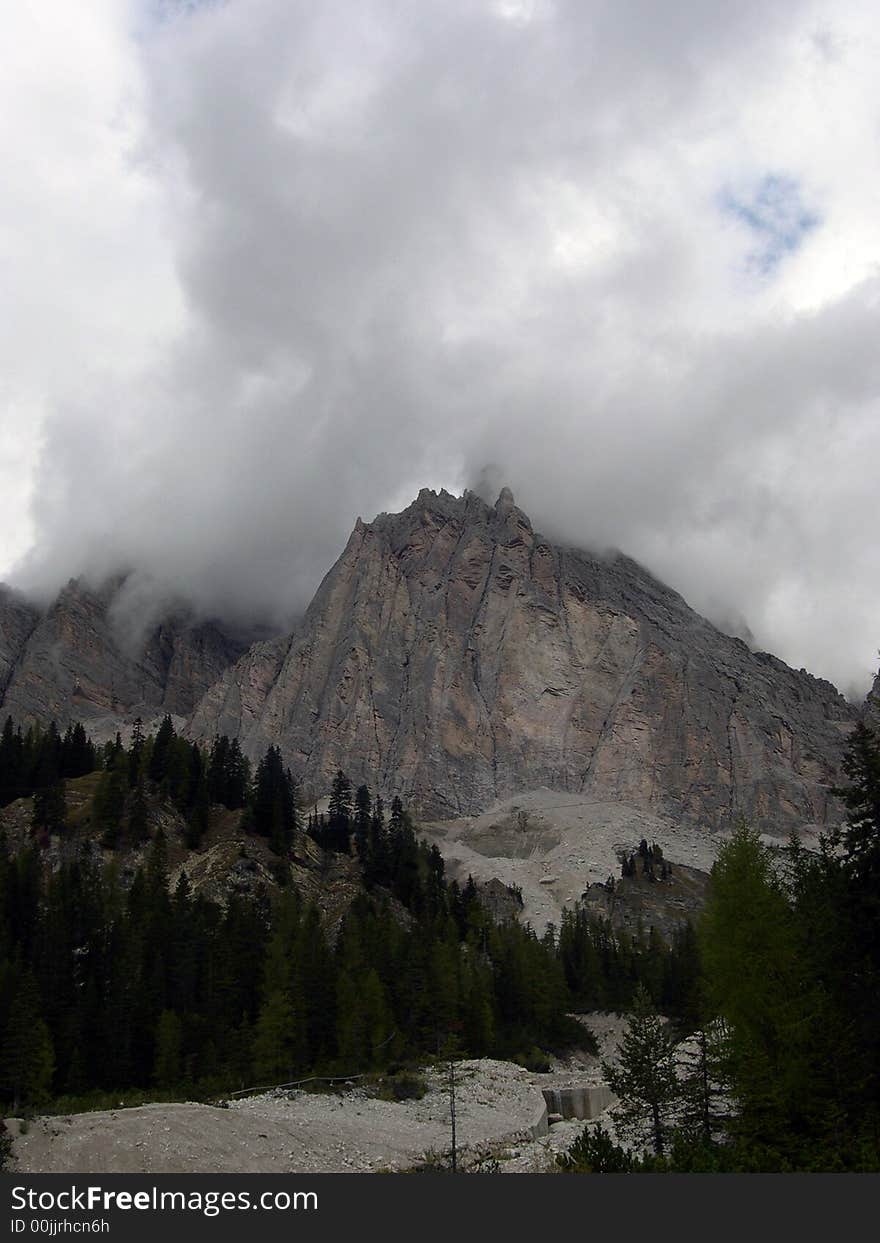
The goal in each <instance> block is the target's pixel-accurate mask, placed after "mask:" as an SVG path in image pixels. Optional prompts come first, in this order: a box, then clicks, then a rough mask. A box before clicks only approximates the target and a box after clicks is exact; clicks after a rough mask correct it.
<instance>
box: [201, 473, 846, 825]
mask: <svg viewBox="0 0 880 1243" xmlns="http://www.w3.org/2000/svg"><path fill="white" fill-rule="evenodd" d="M855 717H856V712H855V709H853V708H852V707H851V706H850V705H849V704H848V703H847V702H846V701H845V700H844V699H843V697H842V696H840V695H839V694H838V693H837V691H836V690H835V688H834V687H833V686H831V685H830V683H828V682H824V681H821V680H819V679H816V678H813V677H811V676H810V675H809V674H807V673H805V672H803V671H801V672H796V671H794V670H792V669H790V668H788V667H787V666H786V665H785V664H783V662H782V661H780V660H777V659H776V658H775V657H773V656H770V655H767V654H765V653H760V652H752V651H750V650H749V648H748V647H747V646H746V645H745V644H744V643H743V642H742V641H741V640H739V639H735V638H731V637H729V636H727V635H725V634H722V633H721V632H720V631H718V630H716V629H715V628H714V627H713V626H712V625H710V624H709V623H708V622H707V621H705V620H704V619H703V618H701V617H700V616H698V615H697V614H696V613H695V612H693V610H692V609H690V608H689V607H688V605H687V604H686V603H685V601H684V600H683V599H682V598H681V597H680V596H679V595H677V594H676V593H675V592H674V591H672V590H670V589H669V588H667V587H665V586H664V585H663V584H661V583H659V582H658V581H657V580H656V579H654V578H653V577H652V576H651V575H650V574H649V573H648V572H647V571H646V570H644V569H643V568H642V567H641V566H639V565H637V564H636V563H635V562H634V561H631V560H629V559H628V558H626V557H624V556H616V557H613V558H607V559H604V558H600V557H597V556H593V555H590V554H589V553H586V552H580V551H576V550H572V549H568V548H562V547H557V546H556V545H554V544H553V543H551V541H550V540H548V539H547V538H545V537H544V536H542V535H540V534H539V533H537V532H535V531H534V530H533V529H532V526H531V523H530V522H529V519H528V518H527V517H526V516H525V514H523V513H522V511H521V510H519V509H518V508H517V507H516V505H515V503H514V500H513V497H512V495H511V494H510V492H509V491H508V490H507V489H505V490H504V491H503V492H502V494H501V496H500V497H499V499H498V501H497V503H496V504H495V505H494V507H493V506H488V505H486V504H485V503H484V502H483V501H482V500H480V499H479V498H478V497H477V496H475V495H473V494H471V493H466V494H465V496H464V497H462V498H456V497H452V496H450V495H449V494H448V493H445V492H441V493H439V494H435V493H433V492H430V491H428V490H423V491H422V492H421V493H420V494H419V496H418V499H417V500H416V501H415V502H414V503H413V504H412V505H410V506H409V508H408V509H406V510H405V511H404V512H403V513H401V514H398V515H387V514H383V515H380V516H379V517H378V518H377V519H376V520H375V521H374V522H372V523H369V524H364V523H362V522H361V521H360V520H359V521H358V523H357V524H356V526H355V529H354V531H353V532H352V535H351V537H350V539H349V541H348V544H347V546H346V548H345V550H344V551H343V553H342V555H341V557H340V558H339V560H338V561H337V563H336V565H335V566H334V567H333V568H332V570H331V571H330V573H329V574H328V575H327V577H326V578H325V579H324V582H323V583H322V585H321V587H320V588H319V590H318V592H317V594H316V596H315V599H314V601H313V602H312V604H311V606H310V608H309V610H308V612H307V614H306V616H305V618H304V620H303V622H302V623H301V625H300V626H299V627H298V628H297V629H296V630H295V631H294V633H293V634H292V635H290V636H289V637H288V638H285V639H283V640H276V641H273V642H270V643H263V644H258V645H255V646H254V647H252V648H251V649H250V650H249V651H248V652H247V653H246V654H245V655H244V656H243V657H242V659H241V660H240V661H238V662H237V663H236V664H235V665H234V666H231V667H230V668H228V669H227V670H226V671H225V672H224V673H223V674H222V676H221V677H220V678H219V680H218V681H217V683H216V684H215V685H214V686H212V687H211V688H210V689H209V690H208V691H207V693H206V694H205V695H204V697H203V698H202V699H201V701H200V702H199V704H198V705H197V707H196V710H195V713H194V715H193V718H192V722H191V732H192V734H193V736H195V737H199V738H205V739H207V738H209V737H211V736H212V735H213V734H214V733H215V732H222V733H227V734H230V735H234V736H237V737H239V738H240V739H241V741H242V744H243V746H244V748H245V749H246V751H247V752H249V753H250V754H251V755H252V756H257V755H259V754H261V753H262V752H263V751H264V749H265V748H266V747H267V746H268V745H269V744H270V743H275V744H278V745H280V747H281V748H282V751H283V753H284V755H285V758H286V759H287V761H288V762H289V763H290V765H291V767H292V768H293V770H294V772H295V773H297V774H298V775H300V776H301V777H302V778H303V779H304V781H305V783H306V785H307V787H309V788H310V789H311V790H313V791H322V790H325V789H326V788H327V786H328V785H329V781H330V778H331V777H332V774H333V773H334V772H335V770H336V769H337V768H338V767H343V768H345V769H346V771H347V772H348V774H349V776H351V777H352V778H353V779H354V780H356V781H358V780H361V779H369V780H370V781H371V782H378V784H379V785H380V786H381V787H382V789H383V791H385V792H388V793H390V792H398V793H400V794H402V795H404V796H406V797H407V798H408V799H410V800H411V802H412V803H413V804H414V805H415V806H416V807H417V808H418V809H419V810H420V811H421V812H422V814H424V815H433V816H437V817H441V816H445V817H452V816H459V815H467V814H473V813H476V812H479V811H481V810H483V809H485V808H486V807H488V806H490V805H491V804H493V803H494V802H495V801H496V800H499V799H503V798H505V797H508V796H510V795H512V794H515V793H517V792H519V791H523V790H528V789H536V788H537V787H540V786H544V787H548V788H549V789H552V790H563V791H571V792H573V793H577V794H578V796H587V797H595V798H596V799H597V800H604V801H609V800H616V801H619V802H621V803H624V804H627V805H629V806H632V807H635V808H642V809H645V810H649V811H651V812H655V813H657V814H660V815H664V816H674V817H676V818H678V819H681V820H683V821H686V822H687V823H690V824H694V825H701V826H705V827H706V828H709V829H719V828H725V827H730V826H731V825H732V823H733V822H734V821H735V819H736V818H737V817H739V816H746V817H748V818H749V819H750V820H751V821H752V822H753V823H755V824H756V825H758V826H760V827H761V828H763V829H766V830H767V831H769V832H774V833H776V834H786V833H787V832H788V831H789V830H790V829H791V828H792V827H794V826H797V825H822V824H823V823H824V822H825V820H826V818H827V816H828V815H829V809H830V808H832V807H833V803H832V800H831V797H830V794H829V789H828V787H829V785H830V784H831V783H832V782H833V781H834V780H835V778H836V775H837V766H838V763H839V759H840V754H841V751H842V747H843V744H844V741H845V738H846V735H847V733H848V732H849V730H850V728H851V726H852V724H853V722H854V720H855Z"/></svg>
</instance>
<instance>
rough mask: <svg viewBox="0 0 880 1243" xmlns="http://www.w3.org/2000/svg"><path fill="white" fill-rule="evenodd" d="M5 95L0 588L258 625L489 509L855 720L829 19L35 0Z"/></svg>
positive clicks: (840, 71)
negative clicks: (663, 591) (827, 688)
mask: <svg viewBox="0 0 880 1243" xmlns="http://www.w3.org/2000/svg"><path fill="white" fill-rule="evenodd" d="M4 26H5V29H6V35H7V40H8V43H7V46H8V47H9V48H10V49H13V50H14V55H11V56H7V58H6V62H7V63H6V65H5V67H4V74H3V76H2V78H0V156H2V166H3V169H4V192H3V195H2V196H0V260H2V271H3V280H2V282H0V325H2V331H0V579H5V580H6V581H8V582H10V583H13V584H14V585H16V586H18V587H20V588H21V589H22V590H24V591H26V592H27V593H30V594H31V595H34V596H35V597H36V598H39V599H46V598H48V597H49V596H50V595H51V593H53V592H54V591H55V590H57V588H58V587H59V586H60V585H61V584H62V583H63V582H65V581H66V580H67V579H68V578H69V577H71V576H73V575H77V574H87V575H91V576H92V577H101V576H103V575H106V574H108V573H111V572H114V571H116V570H118V569H121V568H125V569H128V570H131V571H132V578H131V583H132V587H131V591H132V598H131V601H130V605H131V607H132V608H134V609H137V610H146V611H149V609H150V608H154V609H158V608H160V607H162V606H163V602H164V601H166V600H167V599H168V598H170V597H171V596H173V595H183V596H184V597H185V598H187V599H188V600H190V601H191V602H192V603H193V604H194V605H195V606H196V607H197V608H198V609H200V610H202V611H204V612H206V613H218V614H220V615H223V616H229V617H232V618H233V619H236V620H243V621H247V620H251V619H254V618H260V619H267V620H270V621H271V622H272V623H273V624H282V623H283V622H284V621H285V619H287V618H289V617H291V616H292V615H293V614H295V613H296V612H297V611H298V610H300V609H301V608H302V607H303V606H304V605H305V604H306V603H307V602H308V599H309V598H310V596H311V594H312V592H313V591H314V589H315V587H316V586H317V584H318V582H319V581H320V579H321V578H322V577H323V574H324V573H325V572H326V570H327V569H328V568H329V566H330V565H331V564H332V562H333V560H334V559H335V557H336V556H337V555H338V553H339V552H340V550H341V548H342V546H343V545H344V543H345V541H346V539H347V536H348V534H349V532H350V530H351V528H352V526H353V524H354V521H355V519H356V518H357V517H358V516H361V517H363V518H364V520H367V521H368V520H370V519H371V518H372V517H374V516H375V514H376V513H378V512H380V511H382V510H392V511H393V510H396V509H400V508H403V507H404V506H405V505H406V504H408V503H409V501H410V500H411V499H412V498H413V497H414V496H415V494H416V493H417V492H418V490H419V488H421V487H423V486H427V487H434V488H440V487H446V488H448V489H449V490H450V491H453V492H461V491H462V490H463V489H464V488H465V487H476V486H478V484H479V483H480V481H483V482H484V483H485V481H486V480H488V481H489V482H490V486H493V487H494V486H497V487H500V485H501V484H502V483H504V484H508V485H509V486H510V487H511V488H512V489H513V490H514V493H515V495H516V499H517V502H518V504H519V505H520V506H521V507H522V508H523V509H524V510H525V511H526V512H527V513H528V514H529V515H530V517H531V518H532V521H533V523H534V525H535V527H536V528H537V529H539V530H541V531H543V532H545V533H546V534H547V535H550V536H551V537H553V538H556V539H558V540H560V541H563V542H565V543H569V544H574V545H578V546H582V547H587V548H590V549H594V550H605V549H610V548H620V549H622V550H623V551H625V552H627V553H628V554H629V555H631V556H633V557H635V558H637V559H638V560H640V561H641V562H643V563H644V564H645V565H646V566H648V567H649V568H650V569H651V570H652V571H653V572H654V573H655V574H657V575H658V576H659V577H660V578H662V579H664V580H665V581H667V582H668V583H669V584H670V585H672V586H673V587H675V588H676V589H677V590H679V591H680V592H681V593H682V594H683V595H684V596H685V597H686V598H687V599H688V600H689V602H690V603H691V604H692V605H693V606H694V607H695V608H697V609H699V610H700V611H701V612H703V613H705V614H706V615H707V616H709V617H710V618H711V619H712V620H714V621H716V623H718V624H719V625H721V626H722V627H724V628H726V629H729V630H731V631H732V632H734V633H739V634H742V635H748V636H750V641H751V642H752V643H753V645H754V646H756V647H759V648H763V649H766V650H770V651H773V652H775V653H777V654H778V655H780V656H781V657H782V658H783V659H785V660H787V661H788V662H789V663H790V664H792V665H794V666H795V667H802V666H803V667H806V668H808V669H809V670H810V671H811V672H814V673H816V674H818V675H821V676H824V677H827V678H830V679H831V680H832V681H834V682H835V683H836V684H837V685H838V686H839V687H840V688H841V689H842V690H843V691H844V692H845V693H847V694H849V695H851V696H855V695H861V694H864V692H865V690H866V689H867V688H868V685H869V684H870V681H871V677H872V674H873V673H874V672H876V669H877V664H878V651H877V649H878V646H880V620H878V619H880V541H878V539H877V535H876V533H877V520H876V509H877V498H878V488H877V463H878V460H880V348H878V340H880V334H878V300H880V160H878V142H880V78H878V75H877V73H876V65H877V63H878V59H880V57H878V53H880V17H878V15H877V10H876V6H874V5H872V4H870V3H868V2H862V0H834V3H833V4H832V3H830V2H824V3H816V2H815V0H786V2H785V3H782V4H774V5H768V4H767V3H766V0H740V2H739V3H737V4H735V5H731V4H730V3H728V2H725V3H716V2H715V0H680V2H679V0H668V2H667V3H664V4H663V5H659V4H656V3H654V2H651V0H555V2H554V0H436V2H435V0H417V2H415V3H410V4H401V3H400V2H399V0H359V3H358V4H356V5H355V4H351V3H350V0H321V3H320V4H316V3H314V0H310V2H306V0H225V2H224V0H202V2H199V0H83V2H82V3H80V4H77V5H61V4H59V3H57V0H33V2H32V3H30V4H28V5H18V6H10V7H9V9H8V11H7V12H5V14H4Z"/></svg>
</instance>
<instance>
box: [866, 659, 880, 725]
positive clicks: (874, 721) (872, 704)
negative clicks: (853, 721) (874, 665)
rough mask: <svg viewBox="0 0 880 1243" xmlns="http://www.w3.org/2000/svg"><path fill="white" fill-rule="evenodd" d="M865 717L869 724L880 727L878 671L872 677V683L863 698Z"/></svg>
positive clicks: (879, 674) (879, 683)
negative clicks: (865, 696) (874, 676)
mask: <svg viewBox="0 0 880 1243" xmlns="http://www.w3.org/2000/svg"><path fill="white" fill-rule="evenodd" d="M865 717H866V719H867V722H868V724H869V725H870V726H872V727H873V728H874V729H880V673H878V674H877V676H876V678H875V679H874V685H873V686H872V687H871V689H870V690H869V691H868V695H867V698H866V699H865Z"/></svg>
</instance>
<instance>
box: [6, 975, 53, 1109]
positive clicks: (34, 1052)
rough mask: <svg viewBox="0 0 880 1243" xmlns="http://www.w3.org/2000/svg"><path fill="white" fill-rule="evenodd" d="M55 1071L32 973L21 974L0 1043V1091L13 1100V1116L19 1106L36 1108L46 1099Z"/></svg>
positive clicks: (50, 1040) (51, 1050)
mask: <svg viewBox="0 0 880 1243" xmlns="http://www.w3.org/2000/svg"><path fill="white" fill-rule="evenodd" d="M54 1070H55V1055H54V1050H53V1048H52V1038H51V1036H50V1034H49V1029H48V1027H47V1026H46V1023H45V1021H44V1019H43V1015H42V1007H41V1004H40V996H39V992H38V990H37V986H36V983H35V981H34V978H33V976H32V975H31V973H30V972H29V971H23V972H21V973H20V976H19V980H18V986H17V988H16V990H15V993H14V996H13V999H12V1003H11V1005H10V1008H9V1014H8V1017H7V1020H6V1028H5V1031H4V1032H3V1038H2V1041H0V1088H2V1089H4V1090H5V1091H6V1092H7V1093H8V1095H9V1097H10V1099H11V1100H12V1108H13V1112H17V1111H18V1108H19V1106H20V1105H21V1104H25V1105H38V1104H40V1103H42V1102H43V1101H44V1100H45V1099H46V1098H47V1097H48V1095H49V1090H50V1086H51V1083H52V1075H53V1073H54Z"/></svg>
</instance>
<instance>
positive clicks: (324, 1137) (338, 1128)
mask: <svg viewBox="0 0 880 1243" xmlns="http://www.w3.org/2000/svg"><path fill="white" fill-rule="evenodd" d="M533 1078H534V1077H533V1076H531V1075H530V1074H529V1073H528V1072H527V1071H525V1070H522V1069H521V1068H520V1067H518V1066H514V1065H512V1064H511V1063H508V1062H494V1061H490V1060H488V1059H483V1060H480V1061H474V1062H465V1063H461V1064H460V1065H459V1067H458V1068H457V1090H456V1105H457V1115H458V1140H459V1143H460V1144H461V1145H462V1146H463V1147H469V1148H471V1149H473V1150H475V1151H477V1150H482V1149H484V1148H485V1149H488V1148H490V1147H493V1146H496V1145H498V1144H503V1142H504V1141H505V1140H506V1139H509V1140H511V1141H512V1142H516V1141H517V1140H519V1141H526V1140H527V1139H529V1138H530V1135H529V1128H530V1127H531V1126H533V1125H534V1124H535V1123H536V1120H537V1118H538V1117H539V1115H540V1111H541V1106H542V1103H543V1098H542V1097H541V1093H540V1090H539V1089H538V1088H537V1087H536V1086H535V1084H534V1083H533V1081H532V1080H533ZM429 1082H430V1090H429V1091H428V1092H427V1093H426V1095H425V1096H424V1097H423V1098H422V1100H418V1101H402V1102H390V1101H382V1100H378V1099H375V1098H371V1097H370V1096H368V1095H367V1092H366V1091H365V1090H364V1089H359V1088H355V1089H352V1090H349V1091H347V1092H346V1093H345V1094H344V1095H339V1096H337V1095H331V1094H326V1095H325V1094H321V1095H312V1094H308V1093H305V1092H297V1093H294V1094H292V1095H290V1096H288V1095H286V1094H285V1095H281V1094H278V1095H273V1094H271V1093H270V1094H267V1095H264V1096H258V1097H250V1098H248V1099H246V1100H244V1101H239V1102H235V1103H233V1104H231V1105H230V1107H229V1108H226V1109H223V1108H214V1107H211V1106H208V1105H199V1104H172V1105H164V1104H163V1105H144V1106H140V1107H138V1108H134V1109H119V1110H110V1111H106V1112H100V1113H86V1114H75V1115H72V1116H68V1117H45V1118H37V1119H34V1120H33V1121H32V1122H31V1124H30V1127H29V1128H28V1130H27V1133H26V1134H24V1135H18V1136H17V1138H16V1140H15V1158H16V1161H17V1168H18V1169H19V1170H21V1171H28V1172H42V1173H68V1172H77V1173H108V1172H113V1173H193V1172H197V1171H201V1172H209V1173H263V1172H264V1173H281V1172H303V1173H320V1172H334V1171H362V1172H367V1171H371V1170H378V1169H400V1168H405V1167H408V1166H411V1165H413V1164H415V1163H417V1162H419V1161H421V1160H423V1159H424V1157H425V1155H426V1154H428V1153H430V1152H431V1151H432V1150H433V1151H437V1152H440V1151H443V1150H445V1149H447V1148H448V1147H449V1143H450V1126H449V1095H448V1090H447V1087H446V1083H445V1080H444V1077H443V1075H442V1072H441V1073H431V1074H430V1075H429ZM10 1129H11V1130H12V1131H13V1132H15V1131H17V1130H18V1126H17V1124H16V1123H14V1122H11V1123H10Z"/></svg>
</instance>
